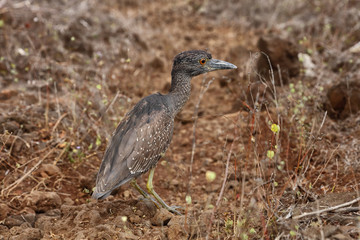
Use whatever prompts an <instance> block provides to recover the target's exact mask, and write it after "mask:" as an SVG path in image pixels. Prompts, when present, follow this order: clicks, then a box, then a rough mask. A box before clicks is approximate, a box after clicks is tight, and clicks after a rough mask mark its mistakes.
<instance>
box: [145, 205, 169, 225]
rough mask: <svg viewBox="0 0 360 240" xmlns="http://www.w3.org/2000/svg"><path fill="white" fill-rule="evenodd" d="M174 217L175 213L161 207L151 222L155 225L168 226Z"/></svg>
mask: <svg viewBox="0 0 360 240" xmlns="http://www.w3.org/2000/svg"><path fill="white" fill-rule="evenodd" d="M172 217H173V215H172V214H171V213H170V212H169V211H168V210H167V209H165V208H160V209H159V211H157V212H156V214H155V216H154V217H153V218H151V219H150V222H151V224H152V225H154V226H166V225H167V224H168V223H169V221H170V220H171V218H172Z"/></svg>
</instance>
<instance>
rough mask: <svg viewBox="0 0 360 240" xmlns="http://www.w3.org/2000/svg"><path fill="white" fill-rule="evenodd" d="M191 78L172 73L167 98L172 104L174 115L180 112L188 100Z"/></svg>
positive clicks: (182, 74)
mask: <svg viewBox="0 0 360 240" xmlns="http://www.w3.org/2000/svg"><path fill="white" fill-rule="evenodd" d="M190 81H191V77H190V76H189V75H188V74H184V73H179V72H175V71H172V73H171V88H170V91H169V94H168V96H169V98H170V100H171V101H172V103H173V106H174V112H175V115H176V114H177V113H178V112H180V111H181V109H182V108H183V107H184V105H185V103H186V102H187V101H188V100H189V97H190V93H191V84H190Z"/></svg>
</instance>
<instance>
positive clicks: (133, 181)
mask: <svg viewBox="0 0 360 240" xmlns="http://www.w3.org/2000/svg"><path fill="white" fill-rule="evenodd" d="M130 184H131V186H133V187H134V188H135V189H136V190H137V191H138V192H139V193H140V194H141V195H143V197H144V198H146V199H149V200H151V201H152V202H153V203H154V205H155V206H156V207H157V208H160V206H159V203H158V202H157V201H156V200H155V199H154V198H153V197H152V196H150V195H149V194H148V193H147V192H145V191H144V190H143V189H142V188H141V187H140V186H139V184H137V182H136V179H135V178H134V179H133V180H131V182H130Z"/></svg>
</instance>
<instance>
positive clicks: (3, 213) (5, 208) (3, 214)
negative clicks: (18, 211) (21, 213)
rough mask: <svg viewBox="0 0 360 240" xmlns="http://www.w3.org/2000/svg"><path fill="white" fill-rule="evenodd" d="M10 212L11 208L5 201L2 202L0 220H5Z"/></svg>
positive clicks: (0, 204)
mask: <svg viewBox="0 0 360 240" xmlns="http://www.w3.org/2000/svg"><path fill="white" fill-rule="evenodd" d="M9 212H10V208H9V207H8V206H7V205H6V204H5V203H0V221H2V220H4V219H5V218H6V217H7V215H8V214H9Z"/></svg>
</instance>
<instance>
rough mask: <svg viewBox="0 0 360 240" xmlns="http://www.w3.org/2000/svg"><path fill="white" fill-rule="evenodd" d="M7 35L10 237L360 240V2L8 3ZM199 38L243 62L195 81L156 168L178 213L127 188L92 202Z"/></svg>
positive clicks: (4, 127)
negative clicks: (122, 131)
mask: <svg viewBox="0 0 360 240" xmlns="http://www.w3.org/2000/svg"><path fill="white" fill-rule="evenodd" d="M0 46H1V47H0V181H1V185H0V193H1V194H0V221H1V223H0V238H1V237H2V238H3V239H41V238H43V239H317V238H318V239H325V238H326V239H358V238H359V219H358V215H359V207H358V206H359V205H358V201H357V200H358V199H359V194H358V191H359V189H358V188H359V179H360V175H359V173H360V171H359V170H360V117H359V112H358V111H359V109H360V70H359V69H360V58H359V55H360V1H357V0H326V1H325V0H316V1H310V0H308V1H307V0H268V1H260V0H255V1H254V0H251V1H250V0H237V1H236V0H229V1H218V0H214V1H209V0H195V1H188V0H186V1H184V0H181V1H170V0H166V1H165V0H159V1H146V0H134V1H131V0H118V1H115V0H105V1H101V2H100V1H95V0H88V1H80V0H71V1H70V0H61V1H54V0H37V1H30V0H28V1H17V0H11V1H10V0H0ZM190 49H205V50H207V51H209V52H211V53H212V56H213V57H214V58H216V59H222V60H226V61H229V62H231V63H233V64H235V65H237V66H238V69H236V70H235V71H219V72H214V73H211V74H207V75H205V76H201V77H197V78H195V79H193V80H192V96H191V98H190V100H189V102H188V103H187V105H186V106H185V108H184V109H183V110H182V112H180V113H179V115H178V116H177V118H176V122H175V130H174V137H173V141H172V144H171V146H170V148H169V149H168V151H167V153H166V155H165V156H164V158H163V159H162V160H160V162H159V164H158V167H157V169H156V173H155V178H154V184H155V189H156V191H157V192H158V193H159V194H160V196H162V197H163V198H164V200H165V201H166V202H167V203H169V204H172V205H181V206H183V207H184V208H185V211H184V212H183V213H184V215H183V216H173V215H172V214H170V213H167V212H164V211H162V210H157V209H155V208H154V206H151V204H150V205H149V204H148V203H146V202H144V201H142V200H139V196H138V194H137V193H136V192H135V191H133V190H132V189H131V188H130V187H129V186H128V185H125V186H123V187H121V188H120V189H119V190H118V191H116V192H114V193H113V196H111V197H109V198H108V199H106V200H104V201H99V202H97V201H95V200H93V199H91V198H90V195H91V192H92V189H93V187H94V186H95V178H96V173H97V170H98V167H99V165H100V163H101V160H102V157H103V153H104V151H105V149H106V146H107V143H108V141H109V139H110V137H111V134H112V132H113V131H114V130H115V128H116V126H117V124H118V123H119V122H120V121H121V119H122V118H123V116H124V115H125V113H126V112H128V111H129V110H130V109H131V107H132V106H134V105H135V104H136V103H137V102H138V101H139V100H140V99H141V98H143V97H145V96H147V95H149V94H152V93H155V92H161V93H163V94H165V93H167V91H168V90H169V88H170V81H171V76H170V72H171V67H172V60H173V57H174V56H175V55H176V54H177V53H179V52H182V51H185V50H190ZM192 160H193V161H192ZM192 162H193V163H192ZM146 179H147V176H146V175H145V176H144V177H143V178H141V179H139V180H138V182H139V183H140V185H142V186H145V182H146ZM343 203H346V204H347V205H346V204H345V205H346V208H345V207H338V208H337V210H338V211H337V212H336V211H335V212H330V211H328V210H327V209H329V208H331V207H334V206H337V205H339V204H343ZM324 209H325V210H324ZM319 210H324V211H323V212H324V213H321V214H320V213H319ZM305 212H314V214H310V215H309V216H307V215H305V216H303V215H302V214H303V213H305Z"/></svg>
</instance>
